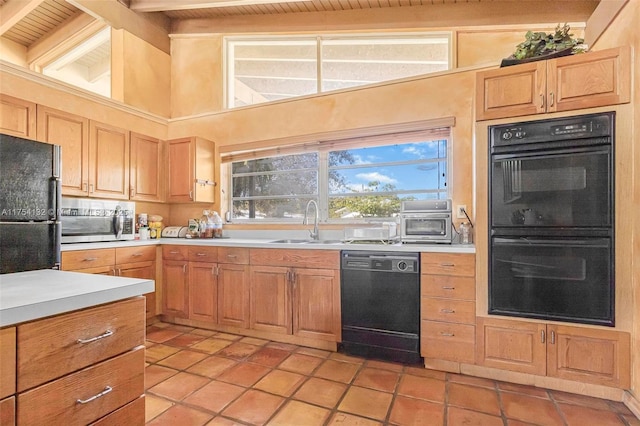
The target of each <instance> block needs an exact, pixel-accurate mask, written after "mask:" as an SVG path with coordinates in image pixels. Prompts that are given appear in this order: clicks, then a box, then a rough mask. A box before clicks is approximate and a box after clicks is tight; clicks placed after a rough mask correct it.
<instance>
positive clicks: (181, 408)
mask: <svg viewBox="0 0 640 426" xmlns="http://www.w3.org/2000/svg"><path fill="white" fill-rule="evenodd" d="M146 358H147V367H146V377H145V379H146V389H147V390H146V417H147V425H154V426H156V425H167V426H169V425H170V426H191V425H194V426H195V425H284V426H314V425H333V426H351V425H353V426H369V425H371V426H374V425H439V426H442V425H451V426H454V425H455V426H458V425H470V426H484V425H487V426H493V425H503V426H524V425H545V426H546V425H569V426H571V425H578V426H591V425H598V426H609V425H611V426H614V425H626V426H640V420H638V419H637V418H636V417H634V415H633V414H632V413H631V412H630V411H629V409H627V407H625V406H624V404H622V403H618V402H612V401H606V400H602V399H596V398H588V397H584V396H580V395H573V394H568V393H563V392H557V391H553V390H547V389H541V388H534V387H529V386H522V385H515V384H510V383H503V382H496V381H494V380H488V379H481V378H475V377H469V376H463V375H458V374H451V373H443V372H441V371H433V370H427V369H423V368H417V367H409V366H403V365H399V364H393V363H387V362H380V361H373V360H365V359H361V358H356V357H350V356H346V355H343V354H339V353H332V352H327V351H322V350H318V349H310V348H304V347H298V346H294V345H287V344H282V343H277V342H270V341H267V340H262V339H256V338H251V337H243V336H236V335H231V334H227V333H217V332H214V331H209V330H202V329H194V328H190V327H184V326H177V325H172V324H167V323H156V324H153V325H151V326H149V327H148V328H147V356H146Z"/></svg>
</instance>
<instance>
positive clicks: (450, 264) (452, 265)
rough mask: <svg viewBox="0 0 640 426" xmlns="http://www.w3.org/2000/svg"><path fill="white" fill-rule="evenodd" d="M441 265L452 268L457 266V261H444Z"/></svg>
mask: <svg viewBox="0 0 640 426" xmlns="http://www.w3.org/2000/svg"><path fill="white" fill-rule="evenodd" d="M440 266H444V267H446V268H452V267H454V266H456V264H455V263H452V262H442V263H441V264H440Z"/></svg>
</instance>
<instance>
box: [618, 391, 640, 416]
mask: <svg viewBox="0 0 640 426" xmlns="http://www.w3.org/2000/svg"><path fill="white" fill-rule="evenodd" d="M622 402H624V405H626V406H627V408H629V410H631V412H632V413H633V414H634V415H635V416H636V417H637V418H639V419H640V400H639V399H638V398H636V397H635V396H634V395H633V394H632V393H631V392H629V391H626V392H625V393H624V395H623V396H622Z"/></svg>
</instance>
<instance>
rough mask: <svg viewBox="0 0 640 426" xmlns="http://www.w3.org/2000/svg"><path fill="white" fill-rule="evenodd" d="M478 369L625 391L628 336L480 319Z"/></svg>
mask: <svg viewBox="0 0 640 426" xmlns="http://www.w3.org/2000/svg"><path fill="white" fill-rule="evenodd" d="M477 323H478V333H477V356H476V361H477V363H478V364H479V365H484V366H487V367H494V368H499V369H503V370H511V371H518V372H522V373H529V374H535V375H540V376H544V375H546V376H550V377H557V378H561V379H566V380H573V381H578V382H584V383H594V384H598V385H604V386H611V387H617V388H623V389H627V388H628V387H629V385H630V359H629V354H630V336H629V333H625V332H620V331H615V330H603V329H595V328H586V327H574V326H564V325H556V324H545V323H533V322H525V321H514V320H508V319H496V318H478V321H477Z"/></svg>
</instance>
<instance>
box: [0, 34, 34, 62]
mask: <svg viewBox="0 0 640 426" xmlns="http://www.w3.org/2000/svg"><path fill="white" fill-rule="evenodd" d="M0 59H2V60H3V61H7V62H11V63H12V64H16V65H20V66H22V67H28V66H29V65H28V64H27V48H26V47H24V46H23V45H21V44H18V43H16V42H14V41H11V40H9V39H7V38H4V37H0Z"/></svg>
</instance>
